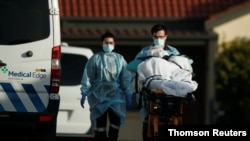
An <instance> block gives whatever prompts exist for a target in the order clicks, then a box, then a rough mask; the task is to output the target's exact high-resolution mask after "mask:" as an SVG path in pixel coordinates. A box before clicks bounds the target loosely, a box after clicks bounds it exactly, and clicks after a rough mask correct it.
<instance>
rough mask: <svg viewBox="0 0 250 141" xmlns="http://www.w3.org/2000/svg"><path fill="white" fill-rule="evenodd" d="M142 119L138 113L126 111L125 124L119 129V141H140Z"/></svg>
mask: <svg viewBox="0 0 250 141" xmlns="http://www.w3.org/2000/svg"><path fill="white" fill-rule="evenodd" d="M141 133H142V119H141V116H140V113H139V111H128V112H127V116H126V124H125V125H124V126H123V127H122V128H121V129H120V133H119V141H142V134H141Z"/></svg>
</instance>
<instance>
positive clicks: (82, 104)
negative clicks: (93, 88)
mask: <svg viewBox="0 0 250 141" xmlns="http://www.w3.org/2000/svg"><path fill="white" fill-rule="evenodd" d="M86 96H87V95H86V94H85V93H82V98H81V101H80V104H81V106H82V108H84V103H85V99H86Z"/></svg>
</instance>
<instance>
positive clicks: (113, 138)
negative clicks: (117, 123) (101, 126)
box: [108, 126, 119, 141]
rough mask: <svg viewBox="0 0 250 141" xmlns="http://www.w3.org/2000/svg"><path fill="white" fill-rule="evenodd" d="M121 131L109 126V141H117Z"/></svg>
mask: <svg viewBox="0 0 250 141" xmlns="http://www.w3.org/2000/svg"><path fill="white" fill-rule="evenodd" d="M118 134H119V129H116V128H114V127H112V126H109V132H108V141H117V139H118Z"/></svg>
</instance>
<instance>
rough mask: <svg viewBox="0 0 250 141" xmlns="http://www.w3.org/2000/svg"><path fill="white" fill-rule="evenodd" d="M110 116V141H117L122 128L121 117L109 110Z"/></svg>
mask: <svg viewBox="0 0 250 141" xmlns="http://www.w3.org/2000/svg"><path fill="white" fill-rule="evenodd" d="M108 114H109V121H110V126H109V131H108V141H117V139H118V136H119V128H120V124H121V122H120V117H119V116H117V115H116V114H115V112H114V111H113V110H112V109H111V108H110V109H109V110H108Z"/></svg>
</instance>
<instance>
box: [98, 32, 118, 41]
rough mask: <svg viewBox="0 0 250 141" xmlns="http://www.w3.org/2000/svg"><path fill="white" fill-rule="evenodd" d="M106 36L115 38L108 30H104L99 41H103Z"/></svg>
mask: <svg viewBox="0 0 250 141" xmlns="http://www.w3.org/2000/svg"><path fill="white" fill-rule="evenodd" d="M108 37H111V38H113V39H114V40H115V36H114V34H112V33H111V32H110V31H106V32H105V33H104V34H103V35H102V37H101V41H103V40H104V39H105V38H108Z"/></svg>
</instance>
